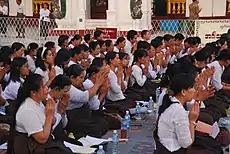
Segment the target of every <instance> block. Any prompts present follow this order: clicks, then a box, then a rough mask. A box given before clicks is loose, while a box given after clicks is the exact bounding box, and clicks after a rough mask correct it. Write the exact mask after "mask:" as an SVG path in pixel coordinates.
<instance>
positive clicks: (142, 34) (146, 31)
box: [141, 30, 149, 38]
mask: <svg viewBox="0 0 230 154" xmlns="http://www.w3.org/2000/svg"><path fill="white" fill-rule="evenodd" d="M148 32H149V31H148V30H142V31H141V37H142V38H143V37H144V35H146V34H147V33H148Z"/></svg>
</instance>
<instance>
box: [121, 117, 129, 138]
mask: <svg viewBox="0 0 230 154" xmlns="http://www.w3.org/2000/svg"><path fill="white" fill-rule="evenodd" d="M127 130H128V129H127V120H126V119H125V117H124V118H122V122H121V138H122V139H127V137H128V131H127Z"/></svg>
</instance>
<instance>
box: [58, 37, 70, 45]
mask: <svg viewBox="0 0 230 154" xmlns="http://www.w3.org/2000/svg"><path fill="white" fill-rule="evenodd" d="M66 40H67V41H69V36H67V35H61V36H59V38H58V45H59V46H62V45H63V43H64V42H65V41H66Z"/></svg>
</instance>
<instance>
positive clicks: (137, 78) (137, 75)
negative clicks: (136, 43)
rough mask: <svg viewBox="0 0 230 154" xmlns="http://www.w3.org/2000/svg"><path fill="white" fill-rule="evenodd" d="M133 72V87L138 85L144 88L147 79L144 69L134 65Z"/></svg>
mask: <svg viewBox="0 0 230 154" xmlns="http://www.w3.org/2000/svg"><path fill="white" fill-rule="evenodd" d="M132 70H133V72H132V75H131V85H133V84H134V83H137V84H138V85H139V86H140V87H142V86H144V84H145V81H146V80H147V77H146V76H145V75H143V71H142V69H141V68H140V67H139V66H137V65H133V67H132Z"/></svg>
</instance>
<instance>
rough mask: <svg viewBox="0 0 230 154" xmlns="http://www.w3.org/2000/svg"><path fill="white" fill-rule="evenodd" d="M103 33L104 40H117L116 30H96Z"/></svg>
mask: <svg viewBox="0 0 230 154" xmlns="http://www.w3.org/2000/svg"><path fill="white" fill-rule="evenodd" d="M96 30H101V31H102V32H103V33H104V38H105V39H117V28H96Z"/></svg>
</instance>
